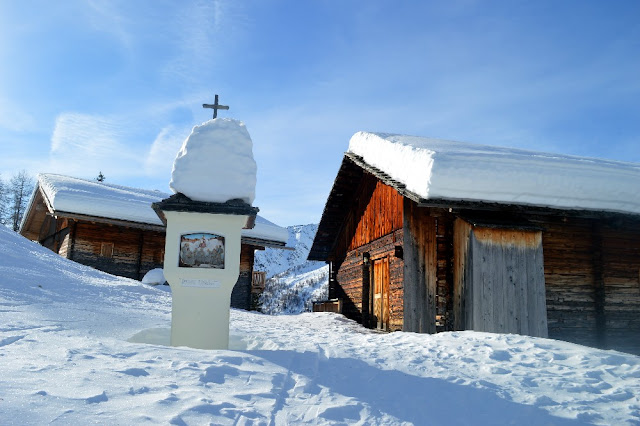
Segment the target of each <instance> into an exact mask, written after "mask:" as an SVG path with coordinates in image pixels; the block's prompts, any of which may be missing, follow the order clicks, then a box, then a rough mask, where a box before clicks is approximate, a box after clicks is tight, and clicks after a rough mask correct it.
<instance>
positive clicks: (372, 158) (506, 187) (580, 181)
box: [349, 132, 640, 213]
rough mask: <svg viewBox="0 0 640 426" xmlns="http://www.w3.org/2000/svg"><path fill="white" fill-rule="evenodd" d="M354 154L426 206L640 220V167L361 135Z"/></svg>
mask: <svg viewBox="0 0 640 426" xmlns="http://www.w3.org/2000/svg"><path fill="white" fill-rule="evenodd" d="M349 151H350V152H352V153H354V154H357V155H359V156H360V157H362V158H363V159H364V161H365V162H366V163H368V164H369V165H371V166H374V167H376V168H378V169H380V170H382V171H383V172H384V173H386V174H388V175H390V176H391V177H392V178H393V179H395V180H397V181H399V182H401V183H403V184H404V185H406V188H407V189H408V190H409V191H411V192H413V193H415V194H416V195H418V196H420V197H422V198H424V199H436V200H437V199H446V200H464V201H483V202H496V203H506V204H524V205H535V206H546V207H554V208H562V209H578V210H583V209H585V210H602V211H612V212H622V213H640V164H636V163H624V162H621V161H609V160H600V159H594V158H583V157H576V156H569V155H559V154H549V153H543V152H534V151H525V150H521V149H511V148H500V147H492V146H483V145H473V144H468V143H462V142H454V141H446V140H439V139H431V138H422V137H416V136H404V135H393V134H386V133H368V132H358V133H356V134H355V135H353V137H352V138H351V140H350V142H349Z"/></svg>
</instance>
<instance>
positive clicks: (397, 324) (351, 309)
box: [332, 230, 404, 331]
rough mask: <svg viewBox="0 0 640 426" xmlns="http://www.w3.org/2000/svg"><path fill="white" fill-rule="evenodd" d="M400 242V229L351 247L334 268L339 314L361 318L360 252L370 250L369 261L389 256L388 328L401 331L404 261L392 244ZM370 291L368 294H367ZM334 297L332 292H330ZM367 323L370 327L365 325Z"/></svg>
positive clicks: (359, 319) (401, 238) (361, 253)
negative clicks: (338, 266) (354, 248)
mask: <svg viewBox="0 0 640 426" xmlns="http://www.w3.org/2000/svg"><path fill="white" fill-rule="evenodd" d="M402 244H403V233H402V230H398V231H395V232H393V233H391V234H389V235H386V236H384V237H382V238H379V239H377V240H375V241H372V242H370V243H369V244H365V245H363V246H362V247H359V248H358V249H356V250H351V251H349V252H348V253H347V255H346V256H345V259H344V261H343V262H342V264H341V265H340V268H339V269H338V270H337V276H336V279H337V282H338V286H337V289H336V290H337V294H336V297H337V298H340V299H342V301H343V303H342V313H343V314H344V315H345V316H346V317H347V318H351V319H353V320H355V321H358V322H360V323H362V322H363V317H362V302H363V301H362V290H363V288H362V282H363V267H362V255H363V254H364V253H369V255H370V258H371V260H372V261H374V262H375V260H377V259H381V258H383V257H387V258H388V259H389V276H390V282H389V327H388V328H389V330H391V331H398V330H402V324H403V318H404V307H403V305H404V302H403V268H404V261H403V260H402V259H400V258H398V257H395V247H396V246H398V245H400V246H401V245H402ZM370 294H371V293H370ZM332 297H333V295H332ZM367 326H372V325H371V324H367Z"/></svg>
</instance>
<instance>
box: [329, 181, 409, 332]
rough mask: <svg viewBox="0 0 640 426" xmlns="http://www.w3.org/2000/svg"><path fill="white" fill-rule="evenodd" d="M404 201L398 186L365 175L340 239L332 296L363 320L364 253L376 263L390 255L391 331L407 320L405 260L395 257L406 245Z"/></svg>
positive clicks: (349, 313) (337, 247)
mask: <svg viewBox="0 0 640 426" xmlns="http://www.w3.org/2000/svg"><path fill="white" fill-rule="evenodd" d="M402 200H403V198H402V196H401V195H400V194H398V192H397V191H396V190H395V189H393V188H391V187H390V186H388V185H385V184H383V183H382V182H380V181H378V180H377V179H375V178H374V177H373V176H371V175H368V174H365V176H364V178H363V180H362V182H361V184H360V187H359V188H358V191H357V196H356V197H355V200H354V206H353V208H352V209H351V210H350V211H349V213H348V215H347V219H346V221H345V224H344V226H343V228H342V233H341V235H340V236H339V237H338V240H337V244H336V250H335V252H336V253H337V254H338V255H337V258H338V261H337V262H336V264H335V271H336V280H337V282H336V288H335V290H334V291H333V293H332V294H331V295H330V297H331V298H341V299H343V307H342V309H343V313H344V314H345V316H347V317H349V318H352V319H354V320H356V321H358V322H362V321H363V316H362V309H363V300H362V297H363V286H362V283H363V263H362V255H363V254H364V253H369V255H370V259H371V260H372V262H375V261H376V260H379V259H382V258H383V257H388V259H389V260H388V262H389V275H390V283H389V299H388V301H389V307H388V309H389V325H388V328H389V329H390V330H400V329H402V323H403V301H402V287H403V273H402V269H403V261H402V259H401V258H398V257H396V256H395V254H396V246H399V247H402V244H403V232H402V220H403V214H402V211H403V201H402ZM371 294H372V293H370V295H371ZM370 312H371V313H372V311H371V310H370ZM365 321H367V322H368V319H366V318H365ZM367 325H368V326H371V324H367Z"/></svg>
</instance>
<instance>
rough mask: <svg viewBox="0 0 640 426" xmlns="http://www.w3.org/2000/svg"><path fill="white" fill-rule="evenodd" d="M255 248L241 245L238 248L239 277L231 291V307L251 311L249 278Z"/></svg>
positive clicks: (251, 272)
mask: <svg viewBox="0 0 640 426" xmlns="http://www.w3.org/2000/svg"><path fill="white" fill-rule="evenodd" d="M254 251H255V247H254V246H251V245H247V244H242V246H241V247H240V275H239V276H238V281H236V283H235V285H234V286H233V290H232V291H231V307H232V308H237V309H245V310H247V311H248V310H249V309H251V277H252V276H253V258H254Z"/></svg>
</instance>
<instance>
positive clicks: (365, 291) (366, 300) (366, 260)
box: [362, 253, 371, 328]
mask: <svg viewBox="0 0 640 426" xmlns="http://www.w3.org/2000/svg"><path fill="white" fill-rule="evenodd" d="M370 266H371V258H370V256H369V253H364V254H363V255H362V325H364V326H365V327H367V328H369V327H371V323H370V312H369V304H370V303H371V301H370V299H371V296H370V288H371V269H370Z"/></svg>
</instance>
